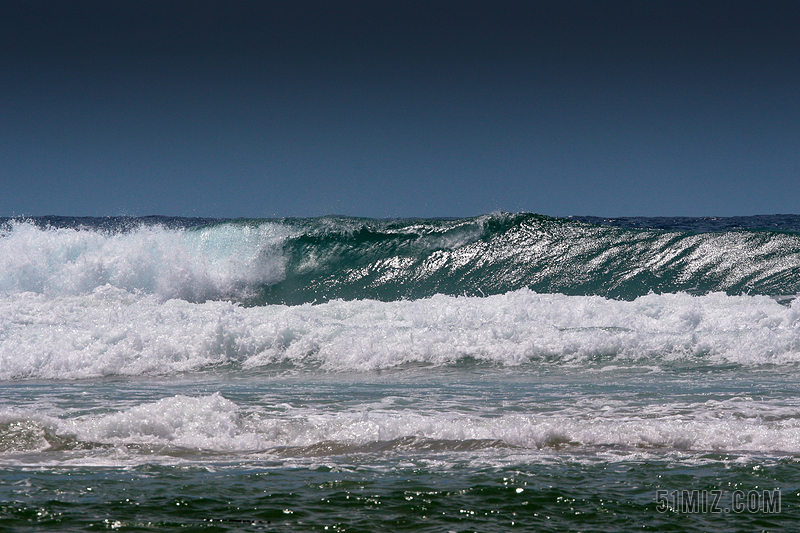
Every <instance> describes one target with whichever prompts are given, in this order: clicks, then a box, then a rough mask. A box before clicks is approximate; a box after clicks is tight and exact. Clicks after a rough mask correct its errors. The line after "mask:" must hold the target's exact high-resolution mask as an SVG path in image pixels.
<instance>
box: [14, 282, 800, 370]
mask: <svg viewBox="0 0 800 533" xmlns="http://www.w3.org/2000/svg"><path fill="white" fill-rule="evenodd" d="M467 358H469V359H472V360H476V361H479V362H485V363H491V364H497V365H507V366H516V365H528V364H556V365H583V366H585V365H588V364H597V365H601V366H606V365H616V364H626V365H628V364H644V365H652V364H670V363H672V362H675V361H678V362H681V363H682V364H699V365H707V364H731V363H734V364H742V365H759V364H767V363H768V364H795V363H797V362H798V361H800V300H795V301H794V302H793V303H792V305H791V306H790V307H787V306H784V305H780V304H778V303H777V302H775V301H774V300H772V299H771V298H768V297H762V296H727V295H725V294H722V293H715V294H709V295H706V296H690V295H687V294H666V295H655V294H651V295H648V296H643V297H640V298H637V299H636V300H634V301H632V302H627V301H618V300H609V299H605V298H602V297H597V296H564V295H557V294H537V293H534V292H532V291H529V290H527V289H523V290H519V291H515V292H510V293H507V294H503V295H497V296H490V297H486V298H478V297H453V296H443V295H439V296H434V297H432V298H428V299H422V300H414V301H397V302H379V301H374V300H361V301H348V302H346V301H341V300H336V301H332V302H328V303H326V304H321V305H310V304H305V305H300V306H291V307H290V306H284V305H270V306H263V307H250V308H246V307H242V306H240V305H238V304H234V303H230V302H225V301H207V302H204V303H191V302H188V301H185V300H177V299H172V300H167V301H163V300H162V299H161V298H160V297H158V296H156V295H147V294H141V293H131V292H128V291H126V290H122V289H119V288H116V287H113V286H110V285H105V286H101V287H98V288H96V289H94V290H93V291H92V292H91V293H89V294H79V295H64V296H59V297H47V296H45V295H43V294H41V293H39V294H37V293H31V292H28V293H19V294H14V295H0V379H2V380H15V379H33V378H39V379H76V378H91V377H98V376H109V375H140V374H170V373H175V372H187V371H197V370H203V369H206V368H210V367H214V366H219V365H231V364H235V365H240V366H242V367H245V368H254V367H260V366H264V365H273V364H293V365H298V366H299V367H310V368H319V369H322V370H324V371H330V372H335V371H372V370H376V369H386V368H393V367H398V366H402V365H408V364H423V365H450V364H454V363H458V362H459V361H462V360H464V359H467Z"/></svg>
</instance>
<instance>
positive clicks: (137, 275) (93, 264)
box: [0, 222, 288, 301]
mask: <svg viewBox="0 0 800 533" xmlns="http://www.w3.org/2000/svg"><path fill="white" fill-rule="evenodd" d="M287 232H288V229H287V228H286V227H285V226H282V225H280V224H273V223H263V224H261V225H259V226H247V225H228V224H222V225H217V226H212V227H208V228H201V229H196V230H172V229H165V228H162V227H159V226H150V227H148V226H141V227H139V228H136V229H134V230H132V231H129V232H123V233H106V232H102V231H96V230H91V231H89V230H78V229H68V228H61V229H55V228H50V229H47V230H43V229H40V228H37V227H36V226H34V225H33V224H31V223H25V222H11V223H10V225H9V229H8V230H7V231H6V232H5V233H4V234H3V235H0V237H2V238H0V293H4V294H15V293H20V292H35V293H39V294H45V295H47V296H50V297H57V296H64V295H78V294H87V293H91V292H92V291H93V290H94V289H96V288H98V287H103V286H105V285H111V286H113V287H117V288H120V289H125V290H127V291H131V292H133V291H141V292H145V293H149V294H155V295H157V296H158V297H159V298H161V299H162V300H164V299H168V298H182V299H185V300H189V301H203V300H206V299H214V298H221V297H232V296H242V295H243V293H245V295H246V292H247V291H248V290H251V289H252V287H253V286H254V285H258V284H271V283H275V282H277V281H279V280H280V279H282V277H283V275H284V260H283V256H282V250H281V245H282V242H283V240H284V239H285V238H286V236H287V235H288V233H287Z"/></svg>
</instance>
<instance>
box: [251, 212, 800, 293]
mask: <svg viewBox="0 0 800 533" xmlns="http://www.w3.org/2000/svg"><path fill="white" fill-rule="evenodd" d="M293 224H298V225H301V226H302V228H297V229H300V230H301V231H300V232H299V234H297V235H296V236H293V237H290V238H288V239H287V241H286V242H285V244H284V253H285V273H286V275H285V278H284V279H282V280H281V281H279V282H277V283H275V284H270V285H266V286H263V287H262V288H261V292H260V294H259V295H258V297H256V298H255V299H253V300H251V301H250V303H255V304H264V303H286V304H300V303H305V302H324V301H328V300H331V299H337V298H342V299H345V300H350V299H363V298H370V299H377V300H383V301H393V300H398V299H417V298H424V297H429V296H432V295H434V294H450V295H463V294H467V295H477V296H481V295H490V294H502V293H506V292H509V291H514V290H518V289H520V288H523V287H527V288H530V289H532V290H534V291H536V292H540V293H562V294H567V295H599V296H604V297H610V298H618V299H625V300H633V299H635V298H637V297H638V296H642V295H645V294H648V293H649V292H655V293H674V292H687V293H690V294H706V293H709V292H717V291H722V292H726V293H728V294H731V295H735V294H763V295H771V296H780V295H794V294H797V293H798V292H800V235H798V234H797V233H794V232H790V231H775V230H738V229H737V230H733V231H730V230H728V231H701V232H697V231H687V230H686V229H681V230H680V231H675V230H668V229H632V228H626V227H618V226H611V225H600V224H587V223H583V222H578V221H572V220H568V219H555V218H550V217H545V216H541V215H535V214H516V215H508V214H497V215H488V216H483V217H477V218H472V219H461V220H418V221H414V220H410V221H409V220H405V221H376V220H367V219H352V218H323V219H306V220H303V221H295V222H293ZM681 224H682V227H685V225H686V224H687V223H686V221H685V220H683V221H682V222H681Z"/></svg>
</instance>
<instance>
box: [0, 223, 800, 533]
mask: <svg viewBox="0 0 800 533" xmlns="http://www.w3.org/2000/svg"><path fill="white" fill-rule="evenodd" d="M497 217H499V218H501V219H502V220H505V221H506V222H507V223H506V226H504V228H505V229H503V228H500V229H498V228H497V227H495V226H496V224H495V222H497V220H495V219H491V217H490V218H489V220H488V222H486V221H485V220H484V221H483V222H481V221H480V220H477V221H476V219H469V220H464V221H413V222H408V221H406V222H399V221H395V222H392V221H366V222H365V221H361V220H359V219H344V220H340V219H335V220H334V219H312V220H299V221H238V222H235V223H232V224H230V223H216V222H214V223H212V224H211V225H208V222H209V221H202V222H203V223H204V224H206V225H204V226H200V227H192V224H193V223H194V222H192V224H190V223H189V222H187V221H182V220H172V221H168V222H169V224H167V223H164V220H159V221H158V222H161V224H160V225H158V224H157V225H148V224H149V222H151V221H130V220H128V221H125V224H127V225H120V224H121V223H120V222H119V221H116V222H114V221H109V220H106V219H91V220H89V221H86V220H83V221H80V223H81V224H83V228H82V229H76V228H75V227H74V226H75V224H73V223H70V224H67V223H64V222H63V221H62V223H61V225H60V226H59V227H54V226H53V223H54V221H53V220H49V221H42V220H38V221H34V223H14V224H10V225H7V226H6V227H5V229H4V230H3V233H2V235H1V236H0V251H1V252H2V253H0V257H2V259H0V288H2V292H1V293H0V379H1V380H2V381H0V530H2V531H100V530H103V531H105V530H119V531H365V532H367V531H369V532H372V531H430V532H439V531H441V532H446V531H482V532H483V531H485V532H493V531H505V530H513V529H517V530H520V531H565V530H570V531H630V530H633V529H636V530H644V531H650V530H655V531H708V530H714V531H753V530H755V531H762V530H763V531H786V530H792V529H794V528H795V526H794V524H795V523H796V522H797V521H798V519H800V395H799V394H798V391H799V390H800V379H798V378H799V376H800V374H798V372H797V369H798V367H797V363H798V361H800V303H797V300H795V299H794V294H796V292H797V289H796V288H795V285H796V284H797V283H798V278H797V276H796V272H797V269H798V260H797V252H796V251H795V249H794V248H791V247H790V246H789V247H787V246H785V245H786V243H790V244H791V243H793V242H794V240H795V239H796V238H797V237H796V233H795V230H794V229H793V226H792V225H791V223H789V222H786V220H784V221H783V222H782V226H780V227H779V228H778V229H777V230H775V229H774V228H773V229H769V230H762V229H757V228H754V227H747V228H742V227H741V222H737V224H739V226H737V228H738V229H737V228H734V229H733V230H731V229H730V228H729V227H726V228H723V229H721V230H720V228H719V227H717V226H714V224H711V223H710V222H708V221H705V222H704V221H702V220H701V221H697V220H695V221H686V220H685V219H675V220H674V221H673V223H674V225H675V226H676V227H675V228H672V229H670V228H666V229H665V228H660V227H657V228H653V227H645V228H639V229H637V228H629V227H623V228H620V227H612V226H605V225H600V224H598V225H587V224H585V223H584V222H575V221H567V220H554V219H547V218H545V217H537V216H534V215H524V216H517V217H516V218H515V217H513V216H511V217H506V218H502V217H500V216H497ZM775 220H776V219H774V218H773V219H769V217H767V219H766V220H763V219H762V220H758V221H755V223H756V224H757V225H763V227H768V224H769V223H770V222H774V221H775ZM789 220H790V221H791V220H794V219H793V218H791V217H790V219H789ZM45 222H47V223H49V224H50V225H49V226H47V223H45ZM145 222H148V224H145ZM594 222H595V223H599V222H602V221H594ZM634 222H635V224H638V225H641V224H644V223H647V222H648V221H647V220H645V221H642V220H641V219H636V220H635V221H634ZM749 222H751V223H753V222H754V221H752V220H750V221H749ZM504 223H505V222H504ZM663 223H664V222H663V221H658V224H661V225H663ZM732 223H733V221H728V222H727V224H728V225H730V224H732ZM142 224H144V225H142ZM170 224H172V226H170ZM353 224H355V225H356V226H357V227H359V228H361V229H358V230H357V231H355V232H354V233H352V234H351V233H348V232H350V229H352V225H353ZM359 224H360V225H361V226H359ZM493 224H494V226H493ZM686 224H689V225H690V227H689V229H686V228H685V227H684V226H685V225H686ZM692 224H693V226H692ZM709 224H711V227H708V225H709ZM370 225H371V226H380V228H382V229H381V230H380V232H377V230H376V231H375V232H372V233H365V232H364V229H363V227H365V226H370ZM628 225H634V224H633V223H630V222H629V223H628ZM651 225H652V224H651ZM184 226H187V227H189V228H190V229H184ZM323 226H325V227H324V228H323ZM679 226H680V227H679ZM298 227H302V228H305V229H302V231H299V230H298V229H297V228H298ZM481 227H482V228H483V229H482V230H481V231H482V233H481V231H477V230H475V231H477V233H475V232H473V233H470V232H471V231H473V230H474V229H475V228H478V229H480V228H481ZM487 227H488V228H489V229H486V228H487ZM309 228H311V230H309ZM348 228H349V229H348ZM442 228H444V229H442ZM312 230H313V231H312ZM345 230H346V231H345ZM412 230H413V231H412ZM468 230H469V231H468ZM534 230H535V231H534ZM298 231H299V233H298ZM370 231H372V230H370ZM393 231H399V232H400V233H402V235H401V236H400V237H393V236H392V235H394V234H393V233H392V232H393ZM454 231H455V233H456V234H457V236H454V234H453V233H452V232H454ZM315 232H316V234H322V235H323V236H324V238H318V237H319V235H317V236H316V237H315V236H314V235H312V234H315ZM414 232H416V233H414ZM426 232H427V233H426ZM437 232H438V233H437ZM537 232H538V233H537ZM376 233H380V235H378V236H376ZM412 233H414V234H416V235H418V237H413V236H409V235H411V234H412ZM523 233H524V234H526V235H527V237H526V238H527V239H528V240H524V239H523V240H522V241H520V240H519V239H517V237H513V238H512V236H514V235H517V234H523ZM465 234H466V236H464V235H465ZM543 234H548V235H553V234H558V235H560V237H559V239H561V241H560V242H561V245H559V246H560V248H558V247H556V248H558V250H560V251H558V252H557V253H556V251H554V248H553V247H552V246H550V245H548V246H545V245H544V244H542V241H541V239H542V238H543V237H542V235H543ZM568 234H571V235H572V236H569V235H568ZM334 235H338V237H335V236H334ZM352 235H356V237H353V236H352ZM443 235H447V239H448V240H447V242H448V244H447V246H445V245H443V244H442V242H443V239H444V237H443ZM598 235H599V236H606V237H604V238H607V240H606V241H602V240H601V239H598V238H597V237H598ZM434 237H435V239H434ZM548 238H551V237H548ZM315 239H316V240H315ZM426 239H428V240H431V239H434V240H437V239H438V240H437V242H438V243H439V245H438V247H437V246H433V245H430V244H425V243H424V242H420V241H425V240H426ZM323 241H324V242H323ZM547 242H551V241H547ZM376 243H377V244H376ZM387 243H388V244H387ZM602 243H605V244H604V246H606V247H607V248H606V250H605V251H602V250H601V249H600V247H601V244H602ZM423 244H424V246H423ZM726 246H727V247H728V248H725V247H726ZM314 247H317V248H316V251H315V248H314ZM343 247H344V250H342V248H343ZM514 247H516V250H517V253H516V255H515V254H513V253H511V252H512V251H513V250H514V249H515V248H514ZM412 248H413V250H412V251H409V250H411V249H412ZM579 249H580V250H583V252H581V253H578V252H577V250H579ZM299 250H304V251H303V253H300V252H299ZM337 250H338V252H336V251H337ZM340 252H341V253H340ZM537 253H540V255H541V257H540V260H539V262H538V263H537V262H532V263H531V262H528V263H526V262H525V261H522V260H521V259H520V257H530V256H532V255H536V254H537ZM298 254H299V255H298ZM337 254H338V255H337ZM414 254H416V255H414ZM411 255H414V258H412V259H411V260H409V257H410V256H411ZM334 256H337V257H339V259H337V261H344V262H345V263H346V264H343V263H341V262H340V263H336V262H332V261H333V258H334ZM298 258H300V259H302V261H301V260H300V259H298ZM404 258H405V259H404ZM742 258H744V259H742ZM634 259H636V261H634ZM303 261H305V263H303ZM581 261H583V264H584V267H581V268H579V265H580V264H581V263H580V262H581ZM637 261H638V262H637ZM337 265H338V266H337ZM481 265H483V266H481ZM543 265H544V266H543ZM611 265H616V266H615V267H614V268H611ZM659 265H661V266H659ZM434 267H435V268H434ZM658 268H661V270H658ZM577 271H580V272H582V273H583V274H582V275H584V276H588V278H581V279H578V280H576V281H575V283H574V285H573V286H572V289H574V290H563V291H558V290H554V291H542V290H540V287H539V286H536V283H537V282H536V281H535V280H537V279H549V280H551V281H552V280H564V281H563V282H564V283H566V282H567V280H568V279H569V276H570V272H577ZM335 272H339V274H338V275H337V274H335ZM643 272H644V273H646V274H647V275H648V276H652V277H653V278H656V277H660V279H666V280H667V281H665V283H668V284H671V285H669V286H670V287H671V288H673V289H675V290H668V291H665V292H661V291H658V290H656V289H655V288H651V290H647V291H645V292H643V293H642V294H639V293H637V292H635V291H634V292H628V293H626V294H620V295H618V298H616V299H615V298H611V297H610V295H609V291H611V290H612V289H613V288H614V287H618V288H620V287H623V286H624V287H625V288H624V290H625V291H631V290H633V289H632V288H631V287H634V285H635V284H627V285H626V284H625V283H624V280H631V279H639V280H642V279H645V277H644V274H643ZM711 274H714V276H716V277H713V276H712V275H711ZM304 276H305V277H304ZM537 276H538V277H537ZM712 278H713V279H712ZM489 279H491V280H493V281H492V283H494V285H492V284H491V283H488V282H487V283H485V284H484V282H483V281H481V280H484V281H485V280H489ZM587 279H588V281H586V280H587ZM303 280H304V281H303ZM326 280H328V281H326ZM331 280H332V281H331ZM459 280H462V281H459ZM463 280H466V281H463ZM531 280H533V281H531ZM301 281H303V282H304V283H307V284H308V286H309V287H310V286H312V285H313V286H315V287H322V288H325V290H327V291H328V292H327V293H326V295H327V296H325V297H321V298H320V299H319V301H317V302H316V303H314V300H313V299H310V300H309V301H308V302H305V303H302V304H301V303H295V304H292V305H287V304H281V303H267V302H266V301H262V300H259V299H263V298H265V294H267V295H268V294H270V291H271V290H277V289H272V288H274V287H278V286H280V285H281V284H284V285H283V287H284V289H285V288H286V287H288V286H289V284H295V285H296V284H298V283H300V282H301ZM459 283H463V284H465V285H464V290H463V291H459V290H457V289H458V288H459ZM548 283H550V282H548ZM553 283H555V282H554V281H553ZM559 283H561V282H559ZM468 284H476V285H469V286H470V287H471V288H470V289H469V290H468V289H467V288H466V285H468ZM681 284H684V285H689V284H691V285H694V286H695V290H694V291H689V292H685V291H682V290H680V289H678V288H675V287H680V286H683V285H681ZM703 284H706V285H703ZM714 284H716V285H714ZM737 284H738V285H737ZM482 286H485V290H483V289H482V290H483V292H484V294H483V295H481V294H477V295H476V294H474V292H475V290H473V289H474V288H475V287H478V288H480V287H482ZM532 286H533V288H531V287H532ZM745 286H746V287H749V290H748V291H745V290H738V289H737V287H739V288H742V287H745ZM392 287H395V288H397V287H400V288H401V289H402V291H406V292H407V293H408V294H412V295H413V296H414V297H405V298H394V297H390V295H391V291H392V290H395V289H392ZM447 287H451V288H452V290H450V289H447V290H445V289H444V288H447ZM492 287H494V289H492ZM591 287H594V289H591V290H590V288H591ZM703 287H710V288H706V289H704V288H703ZM431 288H433V289H434V294H432V295H428V292H429V291H430V290H432V289H431ZM439 289H441V290H439ZM533 289H536V290H533ZM281 290H283V289H281ZM319 290H320V289H314V290H312V289H308V295H311V294H312V293H313V292H314V291H317V292H319ZM373 290H374V291H375V293H370V291H373ZM620 290H623V289H621V288H620ZM348 291H349V292H348ZM353 291H355V293H354V292H353ZM358 291H364V292H365V295H363V297H360V298H359V297H353V296H354V295H355V296H357V295H358ZM301 293H302V291H301ZM367 293H368V294H367ZM742 293H744V294H742ZM274 294H277V292H276V293H274ZM274 294H273V295H274ZM343 294H344V295H345V296H347V297H342V299H335V298H334V299H330V298H332V297H334V296H336V295H339V296H341V295H343ZM370 294H371V295H372V296H369V295H370ZM376 295H377V296H376ZM378 296H380V299H377V298H378ZM297 297H298V298H301V296H297ZM302 298H306V296H303V297H302ZM308 298H310V296H308ZM660 491H665V492H660ZM684 491H686V492H685V494H684ZM696 494H697V495H703V497H704V498H706V497H709V498H716V501H715V502H714V503H715V505H714V506H711V505H705V506H703V505H700V502H699V500H698V501H693V500H692V499H691V498H692V497H693V495H696ZM778 498H779V505H777V502H778V500H777V499H778ZM717 511H719V512H717Z"/></svg>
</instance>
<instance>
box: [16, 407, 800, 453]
mask: <svg viewBox="0 0 800 533" xmlns="http://www.w3.org/2000/svg"><path fill="white" fill-rule="evenodd" d="M627 407H630V406H627ZM567 411H568V412H567ZM748 412H749V414H748ZM3 416H4V417H5V418H7V419H9V418H11V419H14V420H16V422H15V424H16V425H11V426H8V423H6V425H5V426H3V423H2V422H0V432H3V435H2V437H3V440H4V442H10V441H13V440H14V439H16V440H18V441H19V442H17V444H16V445H15V446H16V447H7V449H3V450H0V452H18V451H30V450H32V449H35V450H42V449H45V448H46V446H45V445H44V444H43V443H44V442H45V441H44V437H43V435H44V433H45V432H47V433H48V434H50V435H55V436H57V438H59V439H61V440H62V441H64V440H69V439H72V440H74V441H77V442H82V443H87V444H95V445H97V444H100V445H112V446H117V445H121V446H131V445H134V446H145V447H149V448H159V447H164V446H167V447H172V448H175V447H179V448H183V449H187V450H209V451H218V452H235V453H241V452H246V453H253V452H264V453H268V454H270V453H286V452H283V450H285V449H286V448H294V449H293V450H291V451H290V453H294V454H300V455H303V454H304V453H306V454H307V453H312V454H320V453H323V454H324V453H326V452H327V453H333V454H336V453H349V452H352V451H353V450H354V449H356V450H358V449H361V450H369V449H370V448H368V447H366V446H367V445H369V444H374V443H394V448H396V449H406V450H411V451H413V450H425V451H434V452H435V451H436V450H437V449H439V450H440V451H441V450H447V449H448V448H447V443H454V444H455V443H465V444H469V443H473V444H474V443H476V442H477V441H483V442H484V443H485V446H487V447H497V446H512V447H517V448H522V449H552V448H563V447H567V448H568V449H575V448H578V447H613V448H617V449H630V448H640V449H650V450H658V449H667V450H685V451H718V452H719V451H723V452H724V451H731V452H765V453H766V452H770V453H772V452H781V453H798V452H800V411H798V409H797V408H796V407H787V406H774V405H769V404H765V403H759V402H755V401H753V400H730V401H727V402H706V403H702V404H691V405H690V404H666V405H662V404H653V405H650V406H648V407H646V408H641V409H636V410H633V409H627V408H623V409H621V410H619V411H616V410H610V411H609V410H599V411H598V410H591V409H584V410H583V411H582V412H580V413H577V412H574V409H569V410H566V411H557V412H554V413H546V414H541V413H540V414H524V413H513V414H504V415H502V416H479V415H475V414H466V413H463V412H462V413H459V412H454V411H438V412H437V411H430V410H426V411H413V410H400V411H392V410H388V409H366V408H358V409H357V410H349V411H318V410H313V409H301V410H298V411H297V412H292V411H288V412H284V413H276V412H275V411H272V410H270V411H269V412H264V411H253V410H248V411H247V412H243V411H242V410H241V409H240V408H239V406H238V405H236V404H235V403H234V402H232V401H230V400H228V399H226V398H224V397H223V396H221V395H220V394H212V395H209V396H202V397H188V396H174V397H168V398H163V399H161V400H158V401H155V402H150V403H144V404H141V405H137V406H135V407H132V408H129V409H127V410H123V411H119V412H115V413H111V414H99V415H98V414H95V415H83V416H78V417H75V418H68V419H61V418H48V417H43V416H38V417H36V419H35V420H26V419H25V418H24V417H22V416H21V415H20V414H19V413H17V414H15V415H14V416H11V417H10V416H9V415H8V414H5V415H3V413H0V418H2V417H3ZM6 426H8V427H6ZM3 427H5V429H3ZM9 428H10V429H9ZM51 440H52V437H51ZM359 446H360V447H361V448H358V447H359ZM26 447H27V448H28V450H25V448H26ZM354 447H355V448H354ZM373 449H375V448H373ZM382 449H386V448H385V447H383V448H382ZM449 449H450V450H453V449H457V448H455V447H453V446H451V447H450V448H449Z"/></svg>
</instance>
